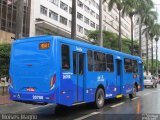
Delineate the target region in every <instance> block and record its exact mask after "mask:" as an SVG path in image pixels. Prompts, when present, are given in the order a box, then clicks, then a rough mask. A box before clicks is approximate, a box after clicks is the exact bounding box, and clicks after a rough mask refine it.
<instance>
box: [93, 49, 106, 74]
mask: <svg viewBox="0 0 160 120" xmlns="http://www.w3.org/2000/svg"><path fill="white" fill-rule="evenodd" d="M105 61H106V57H105V54H103V53H101V52H94V71H106V62H105Z"/></svg>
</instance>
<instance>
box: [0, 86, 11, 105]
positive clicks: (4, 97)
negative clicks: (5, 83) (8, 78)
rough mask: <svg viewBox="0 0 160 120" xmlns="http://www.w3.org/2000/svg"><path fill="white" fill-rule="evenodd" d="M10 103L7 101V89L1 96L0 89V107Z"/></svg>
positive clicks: (1, 90) (0, 90)
mask: <svg viewBox="0 0 160 120" xmlns="http://www.w3.org/2000/svg"><path fill="white" fill-rule="evenodd" d="M11 102H12V101H11V100H10V99H9V94H8V88H7V87H5V89H4V95H3V89H2V87H0V105H4V104H9V103H11Z"/></svg>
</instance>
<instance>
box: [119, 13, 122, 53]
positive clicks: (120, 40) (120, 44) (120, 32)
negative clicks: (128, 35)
mask: <svg viewBox="0 0 160 120" xmlns="http://www.w3.org/2000/svg"><path fill="white" fill-rule="evenodd" d="M121 24H122V23H121V10H119V36H118V47H119V51H120V52H122V38H121V36H122V30H121Z"/></svg>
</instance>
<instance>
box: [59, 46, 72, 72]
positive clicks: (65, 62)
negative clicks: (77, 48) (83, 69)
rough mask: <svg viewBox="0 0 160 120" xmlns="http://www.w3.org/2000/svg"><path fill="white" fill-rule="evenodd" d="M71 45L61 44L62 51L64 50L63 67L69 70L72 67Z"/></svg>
mask: <svg viewBox="0 0 160 120" xmlns="http://www.w3.org/2000/svg"><path fill="white" fill-rule="evenodd" d="M69 51H70V50H69V46H68V45H64V44H63V45H62V46H61V52H62V69H63V70H69V69H70V54H69V53H70V52H69Z"/></svg>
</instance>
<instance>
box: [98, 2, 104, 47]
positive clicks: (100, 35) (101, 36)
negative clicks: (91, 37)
mask: <svg viewBox="0 0 160 120" xmlns="http://www.w3.org/2000/svg"><path fill="white" fill-rule="evenodd" d="M99 40H100V46H102V47H103V30H102V0H99Z"/></svg>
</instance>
